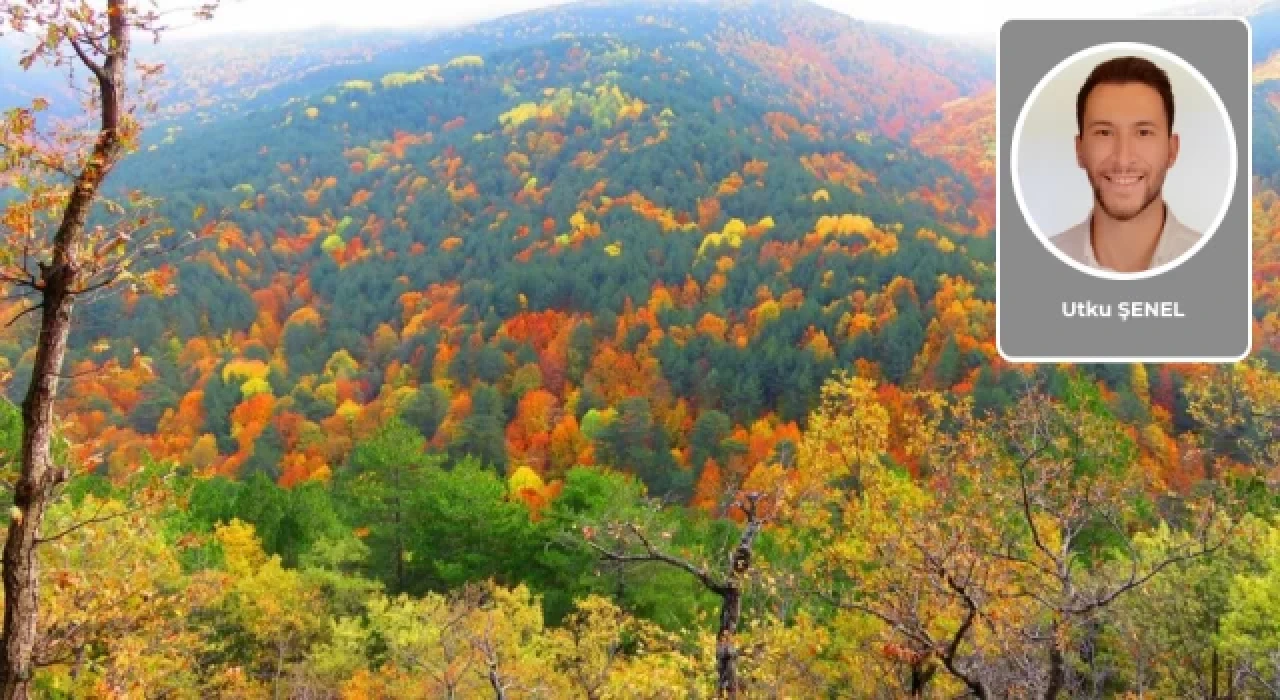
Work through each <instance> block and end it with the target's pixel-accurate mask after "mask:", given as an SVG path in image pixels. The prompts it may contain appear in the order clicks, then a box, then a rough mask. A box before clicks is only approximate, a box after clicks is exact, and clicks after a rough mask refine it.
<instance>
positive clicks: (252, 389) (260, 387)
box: [240, 377, 271, 399]
mask: <svg viewBox="0 0 1280 700" xmlns="http://www.w3.org/2000/svg"><path fill="white" fill-rule="evenodd" d="M270 393H271V383H270V382H268V381H267V380H266V379H263V378H261V377H254V378H253V379H250V380H249V381H247V382H245V383H244V384H241V385H240V394H241V396H243V397H244V398H246V399H247V398H249V397H250V396H255V395H257V394H270Z"/></svg>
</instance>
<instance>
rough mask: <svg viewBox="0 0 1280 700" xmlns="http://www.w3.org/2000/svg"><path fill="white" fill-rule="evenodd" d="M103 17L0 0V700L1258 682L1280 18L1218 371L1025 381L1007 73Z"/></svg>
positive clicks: (680, 8)
mask: <svg viewBox="0 0 1280 700" xmlns="http://www.w3.org/2000/svg"><path fill="white" fill-rule="evenodd" d="M100 4H104V3H83V7H79V6H78V5H73V4H67V5H65V6H64V5H63V4H62V3H53V2H47V1H43V0H20V1H19V0H0V61H3V65H4V67H3V69H0V93H3V94H2V95H0V239H2V240H0V324H7V325H5V326H4V327H3V330H0V482H2V483H0V486H3V487H4V488H0V521H3V523H4V524H5V526H6V528H7V529H8V539H7V541H6V545H5V549H4V558H3V565H4V589H3V593H4V596H5V621H4V628H3V635H0V697H3V698H5V699H7V698H26V697H40V698H215V697H216V698H273V699H279V698H300V699H301V698H307V699H320V698H325V699H329V698H334V699H336V698H350V699H356V698H370V699H372V698H459V699H463V698H467V699H469V698H496V699H498V700H515V699H518V698H555V699H559V698H584V699H591V700H604V699H606V698H653V699H657V698H708V699H710V698H735V699H736V698H744V699H745V698H901V697H919V698H956V697H976V698H992V699H994V698H1045V699H1052V698H1146V697H1162V698H1163V697H1186V698H1206V699H1210V700H1220V699H1225V698H1274V697H1280V623H1277V622H1276V620H1278V619H1280V471H1278V470H1280V313H1278V312H1280V193H1278V192H1280V150H1277V148H1278V147H1280V10H1270V9H1268V8H1267V7H1266V6H1263V7H1261V8H1255V9H1254V10H1251V12H1253V13H1254V14H1253V15H1252V16H1251V18H1250V21H1251V22H1254V32H1255V33H1254V48H1255V85H1254V90H1255V94H1254V112H1255V114H1254V122H1255V133H1254V150H1255V156H1254V189H1253V191H1254V196H1253V223H1254V230H1253V252H1254V258H1255V259H1254V272H1255V279H1254V291H1255V300H1254V310H1255V323H1254V329H1253V339H1254V348H1253V352H1252V354H1251V355H1250V357H1249V358H1248V359H1246V360H1245V361H1242V362H1239V363H1235V364H1227V365H1193V364H1146V365H1144V364H1132V365H1124V364H1094V365H1072V364H1061V365H1052V364H1049V365H1015V364H1010V363H1008V362H1006V361H1004V360H1003V359H1002V358H1001V356H1000V355H999V353H998V352H997V351H996V348H995V326H994V303H995V266H994V261H995V245H994V240H993V238H994V236H995V150H994V149H995V114H994V109H995V99H994V89H995V84H994V82H995V57H994V51H992V50H990V49H989V48H984V47H982V46H978V45H972V44H969V43H964V42H961V41H958V40H951V39H945V38H942V37H937V36H932V35H929V34H925V33H921V32H918V31H914V30H908V29H905V28H899V27H894V26H888V25H878V24H869V23H864V22H861V21H859V20H857V19H854V18H850V17H846V16H844V15H841V14H838V13H836V12H834V11H832V10H828V9H824V8H822V7H820V6H818V5H815V4H810V3H808V2H804V1H802V0H750V1H746V2H728V1H720V0H715V1H710V0H708V1H699V2H677V1H674V0H627V1H625V2H586V3H575V4H569V5H563V6H559V7H557V8H554V9H545V10H539V11H534V12H529V13H525V14H519V15H513V16H510V17H507V18H503V19H499V20H494V21H490V22H485V23H481V24H477V25H473V26H468V27H464V28H462V29H457V30H450V31H439V32H433V33H430V34H428V33H415V32H411V31H408V30H405V31H382V32H352V33H339V34H336V35H334V36H311V35H302V34H297V35H286V36H282V37H278V38H276V39H274V40H262V39H252V40H244V41H234V40H219V39H216V38H214V39H202V40H190V39H187V40H170V39H169V38H168V37H166V38H164V39H163V40H161V41H160V42H159V43H155V44H153V42H152V41H151V32H152V31H155V32H156V33H157V34H161V33H163V28H162V26H161V25H162V22H161V21H160V20H159V19H158V18H156V17H152V16H150V15H148V14H147V12H148V10H147V7H148V4H147V3H137V2H130V1H128V0H110V1H109V2H106V3H105V5H106V6H107V7H108V8H113V9H110V10H109V11H103V10H93V9H85V8H89V6H90V5H94V6H95V7H96V5H100ZM213 4H214V5H216V4H217V3H213ZM209 12H212V13H214V14H216V12H217V8H215V7H211V8H209ZM201 19H207V17H202V18H201ZM125 36H129V37H131V38H130V39H129V40H128V41H127V42H122V41H118V39H119V38H120V37H125ZM58 60H61V61H62V63H61V64H56V62H57V61H58ZM68 67H74V68H75V70H73V71H71V72H70V73H69V72H68ZM95 91H96V92H95ZM117 98H118V99H117ZM83 100H87V101H83ZM126 107H127V109H126ZM107 124H111V125H113V126H112V127H111V128H107V127H106V126H104V125H107ZM58 338H62V339H63V340H62V341H58V340H57V339H58ZM63 346H65V347H63ZM59 348H61V349H59ZM50 387H56V392H52V391H50V390H49V388H50ZM42 416H43V417H42ZM40 426H44V427H43V428H40ZM41 446H43V447H41Z"/></svg>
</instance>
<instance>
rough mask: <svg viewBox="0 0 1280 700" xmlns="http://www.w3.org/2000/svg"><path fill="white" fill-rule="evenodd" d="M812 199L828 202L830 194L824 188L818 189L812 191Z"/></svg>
mask: <svg viewBox="0 0 1280 700" xmlns="http://www.w3.org/2000/svg"><path fill="white" fill-rule="evenodd" d="M812 200H813V201H815V202H830V201H831V195H830V194H829V193H828V192H827V191H826V190H825V189H822V190H818V191H817V192H814V193H813V197H812Z"/></svg>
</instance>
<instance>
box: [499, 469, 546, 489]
mask: <svg viewBox="0 0 1280 700" xmlns="http://www.w3.org/2000/svg"><path fill="white" fill-rule="evenodd" d="M507 487H508V490H509V493H511V494H512V495H515V494H518V493H520V492H521V491H524V490H525V489H531V490H533V491H537V492H541V491H542V490H543V489H544V488H545V487H546V484H544V483H543V482H542V477H540V476H538V472H536V471H534V470H533V469H532V468H531V467H528V466H526V465H520V466H519V467H516V469H515V471H513V472H511V476H510V477H509V478H508V479H507Z"/></svg>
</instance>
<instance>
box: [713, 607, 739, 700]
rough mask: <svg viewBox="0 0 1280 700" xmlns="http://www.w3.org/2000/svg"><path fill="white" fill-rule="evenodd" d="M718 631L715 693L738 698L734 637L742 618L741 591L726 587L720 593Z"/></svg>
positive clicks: (736, 657) (736, 654) (724, 696)
mask: <svg viewBox="0 0 1280 700" xmlns="http://www.w3.org/2000/svg"><path fill="white" fill-rule="evenodd" d="M720 600H721V603H720V629H719V630H718V631H717V633H716V678H717V681H716V693H717V696H718V697H721V698H737V697H738V687H739V686H738V648H737V642H736V640H735V639H734V636H735V635H736V634H737V632H738V620H739V619H740V618H741V617H742V591H741V590H739V589H738V587H737V586H732V585H730V586H726V587H725V588H724V589H723V590H722V591H721V593H720Z"/></svg>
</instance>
